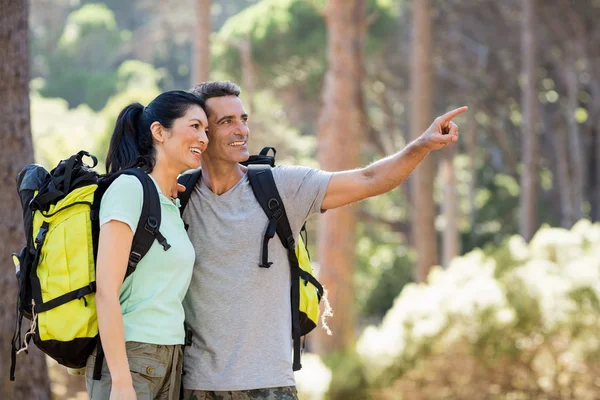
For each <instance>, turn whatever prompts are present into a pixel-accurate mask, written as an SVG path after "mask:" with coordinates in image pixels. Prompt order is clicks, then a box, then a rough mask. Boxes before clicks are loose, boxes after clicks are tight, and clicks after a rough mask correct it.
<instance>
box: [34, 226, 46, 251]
mask: <svg viewBox="0 0 600 400" xmlns="http://www.w3.org/2000/svg"><path fill="white" fill-rule="evenodd" d="M47 232H48V223H47V222H44V223H43V224H42V226H41V227H40V230H39V231H38V234H37V236H36V237H35V244H36V245H38V246H41V245H42V243H44V239H45V238H46V233H47Z"/></svg>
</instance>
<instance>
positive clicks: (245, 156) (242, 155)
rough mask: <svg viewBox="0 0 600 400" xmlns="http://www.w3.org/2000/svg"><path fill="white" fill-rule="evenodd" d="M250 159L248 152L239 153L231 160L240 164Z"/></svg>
mask: <svg viewBox="0 0 600 400" xmlns="http://www.w3.org/2000/svg"><path fill="white" fill-rule="evenodd" d="M249 158H250V153H249V152H248V151H244V152H240V153H238V154H236V155H235V156H234V157H233V160H234V161H235V162H237V163H242V162H244V161H248V159H249Z"/></svg>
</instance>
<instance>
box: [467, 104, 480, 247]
mask: <svg viewBox="0 0 600 400" xmlns="http://www.w3.org/2000/svg"><path fill="white" fill-rule="evenodd" d="M470 114H471V115H470V117H469V125H468V126H467V135H466V136H467V137H466V138H465V141H466V145H467V155H468V156H469V173H470V175H471V180H470V181H469V226H470V227H471V241H472V242H474V239H475V237H476V236H477V235H476V232H475V223H476V221H477V205H476V204H475V197H476V196H477V120H475V115H476V114H477V111H476V110H471V113H470Z"/></svg>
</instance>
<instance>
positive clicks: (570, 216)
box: [542, 110, 575, 229]
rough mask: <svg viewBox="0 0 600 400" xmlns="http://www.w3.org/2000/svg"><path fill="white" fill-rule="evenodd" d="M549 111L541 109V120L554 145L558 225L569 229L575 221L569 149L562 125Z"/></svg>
mask: <svg viewBox="0 0 600 400" xmlns="http://www.w3.org/2000/svg"><path fill="white" fill-rule="evenodd" d="M548 114H549V111H546V110H543V112H542V121H543V122H544V131H545V132H546V134H547V135H548V136H549V137H552V138H553V140H552V144H553V147H554V154H555V160H556V162H555V163H554V165H555V169H554V170H553V172H554V173H555V174H556V181H557V183H558V195H559V197H560V226H562V227H563V228H565V229H569V228H571V227H572V226H573V224H574V223H575V206H574V202H573V190H572V183H571V179H570V177H569V159H570V157H569V151H568V146H567V143H568V138H567V132H566V131H565V129H564V126H562V125H557V124H556V123H554V121H553V120H552V118H551V116H550V115H548Z"/></svg>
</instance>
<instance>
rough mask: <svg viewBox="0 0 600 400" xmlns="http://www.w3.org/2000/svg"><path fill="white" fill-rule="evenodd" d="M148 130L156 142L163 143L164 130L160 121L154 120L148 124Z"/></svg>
mask: <svg viewBox="0 0 600 400" xmlns="http://www.w3.org/2000/svg"><path fill="white" fill-rule="evenodd" d="M150 131H151V132H152V137H153V138H154V140H156V141H157V142H158V143H164V141H165V130H164V128H163V126H162V125H161V124H160V122H157V121H154V122H153V123H152V125H150Z"/></svg>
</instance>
